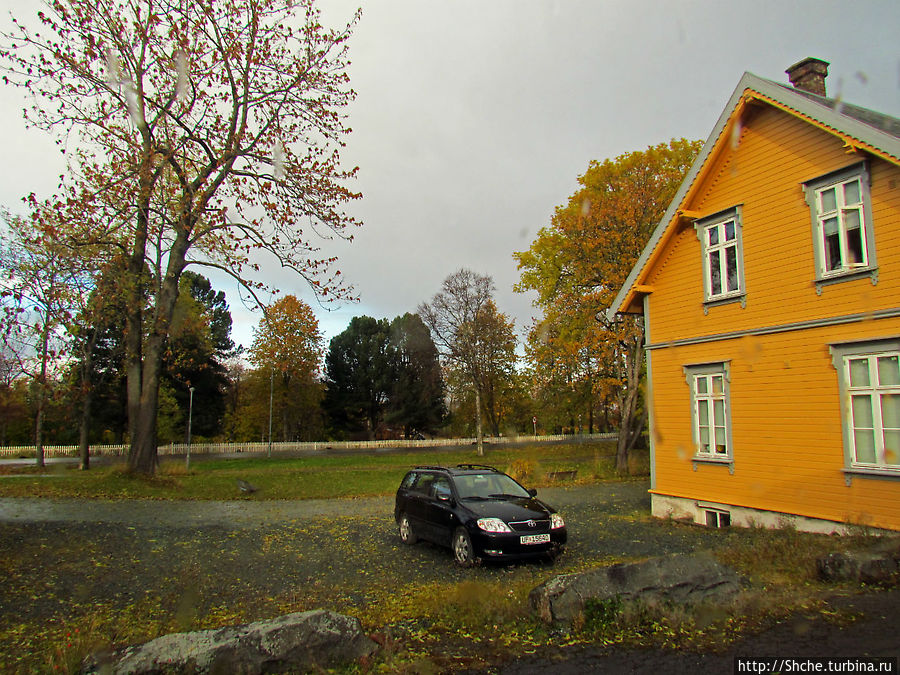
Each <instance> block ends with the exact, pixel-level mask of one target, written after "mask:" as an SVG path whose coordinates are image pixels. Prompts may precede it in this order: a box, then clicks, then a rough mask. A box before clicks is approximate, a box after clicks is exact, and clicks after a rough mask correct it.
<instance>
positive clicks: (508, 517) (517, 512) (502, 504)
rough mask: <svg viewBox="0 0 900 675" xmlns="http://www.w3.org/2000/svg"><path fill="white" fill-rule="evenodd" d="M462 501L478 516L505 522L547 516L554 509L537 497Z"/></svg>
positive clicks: (553, 511) (537, 518)
mask: <svg viewBox="0 0 900 675" xmlns="http://www.w3.org/2000/svg"><path fill="white" fill-rule="evenodd" d="M463 503H464V504H465V505H466V508H468V509H469V510H470V511H472V512H473V513H475V515H476V516H477V517H478V518H500V519H502V520H505V521H506V522H518V521H520V520H539V519H544V518H549V517H550V514H551V513H555V510H554V509H552V508H550V507H549V506H547V505H546V504H544V502H542V501H541V500H539V499H533V498H524V497H523V498H516V499H491V500H485V501H480V500H477V499H467V500H464V501H463Z"/></svg>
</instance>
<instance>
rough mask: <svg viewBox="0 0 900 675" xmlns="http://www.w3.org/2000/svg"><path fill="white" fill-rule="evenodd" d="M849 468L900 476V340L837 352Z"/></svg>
mask: <svg viewBox="0 0 900 675" xmlns="http://www.w3.org/2000/svg"><path fill="white" fill-rule="evenodd" d="M832 352H833V354H834V356H835V359H834V360H835V364H834V365H835V368H836V369H837V371H838V374H839V380H840V392H841V399H842V406H841V410H842V416H843V426H844V447H845V454H846V460H847V464H848V465H849V467H850V468H856V469H871V470H876V471H879V470H880V471H888V472H895V471H896V472H900V340H885V341H878V342H870V343H861V344H856V345H840V346H836V347H832Z"/></svg>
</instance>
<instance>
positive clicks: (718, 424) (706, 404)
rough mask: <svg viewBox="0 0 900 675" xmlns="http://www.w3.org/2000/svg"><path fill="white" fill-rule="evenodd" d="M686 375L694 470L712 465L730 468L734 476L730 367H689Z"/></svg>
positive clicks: (722, 363)
mask: <svg viewBox="0 0 900 675" xmlns="http://www.w3.org/2000/svg"><path fill="white" fill-rule="evenodd" d="M684 373H685V379H686V380H687V384H688V387H689V388H690V399H691V437H692V440H693V444H694V456H693V457H692V459H693V461H694V462H695V464H694V470H695V471H696V469H697V464H696V462H701V463H702V462H710V463H719V464H728V465H729V466H730V471H731V473H734V452H733V447H734V446H733V440H732V437H731V401H730V379H731V378H730V363H729V362H727V361H725V362H719V363H705V364H699V365H691V366H685V367H684ZM717 383H718V385H719V386H718V387H716V384H717ZM717 410H721V419H719V418H718V417H717V415H716V413H717ZM704 431H705V432H706V433H704ZM704 436H705V439H704ZM720 441H721V442H720Z"/></svg>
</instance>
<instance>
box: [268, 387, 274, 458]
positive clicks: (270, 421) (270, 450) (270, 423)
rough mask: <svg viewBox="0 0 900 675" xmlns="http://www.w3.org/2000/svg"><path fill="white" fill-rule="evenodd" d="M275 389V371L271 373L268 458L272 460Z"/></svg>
mask: <svg viewBox="0 0 900 675" xmlns="http://www.w3.org/2000/svg"><path fill="white" fill-rule="evenodd" d="M274 387H275V370H274V369H273V370H271V371H270V372H269V451H268V453H267V454H266V456H267V457H268V458H269V459H271V458H272V392H273V391H274Z"/></svg>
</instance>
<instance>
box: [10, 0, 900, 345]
mask: <svg viewBox="0 0 900 675" xmlns="http://www.w3.org/2000/svg"><path fill="white" fill-rule="evenodd" d="M23 4H24V3H23ZM29 4H30V3H29ZM321 4H322V7H323V10H324V19H325V22H326V24H329V25H336V24H338V23H341V24H343V23H346V22H347V21H348V20H349V19H350V18H351V17H352V15H353V12H354V10H355V9H356V7H358V6H361V7H362V10H363V14H362V19H361V21H360V23H359V26H358V28H357V30H356V32H355V34H354V36H353V38H352V39H351V49H350V54H351V59H352V61H353V63H352V66H351V69H350V77H351V85H352V86H353V88H354V89H355V90H356V91H357V93H358V97H357V99H356V101H355V103H354V104H353V105H352V107H351V108H350V109H349V111H348V112H349V115H350V119H349V124H350V126H351V127H352V128H353V130H354V133H353V134H352V135H351V136H350V138H349V140H348V145H347V148H346V149H345V151H344V154H343V158H344V161H345V163H346V164H347V165H348V166H354V165H358V166H359V167H360V172H359V179H358V181H357V183H356V185H355V186H354V188H355V189H357V190H359V191H361V192H362V193H363V199H362V200H360V201H358V202H356V203H354V204H352V205H351V206H350V207H349V211H350V212H351V213H352V214H353V215H355V216H356V217H357V218H358V219H359V220H361V221H362V222H363V226H362V228H361V229H359V230H358V231H357V233H356V240H355V241H354V242H353V243H352V244H349V245H348V244H346V243H344V242H331V243H329V244H326V250H327V251H328V252H333V253H336V254H337V255H338V256H340V258H341V265H340V268H341V269H342V270H343V273H344V275H345V276H346V277H347V278H348V279H349V280H350V281H351V282H352V283H353V284H354V285H355V286H356V290H357V293H358V295H359V296H360V297H361V302H360V303H358V304H354V305H345V306H342V307H338V308H335V309H333V310H332V311H330V312H329V311H325V310H323V309H320V308H319V306H318V305H317V304H316V303H315V301H314V299H313V296H312V294H311V293H310V291H309V289H308V288H306V287H305V286H304V284H303V282H302V281H301V280H300V279H297V278H293V277H290V276H287V275H284V274H282V273H281V272H278V271H275V270H269V271H264V276H265V277H266V280H267V281H270V282H272V283H274V284H275V285H276V286H277V287H278V288H279V289H280V290H281V292H282V294H288V293H293V294H295V295H297V296H298V297H301V298H303V299H305V300H306V301H307V302H309V303H310V304H311V305H312V306H313V308H314V309H316V311H317V314H318V316H319V322H320V326H321V328H322V329H323V331H324V332H325V334H326V337H327V338H331V337H333V336H334V335H336V334H337V333H339V332H341V331H342V330H343V329H344V328H345V327H346V326H347V324H348V323H349V321H350V319H351V318H352V317H353V316H357V315H361V314H367V315H369V316H374V317H376V318H388V319H391V318H393V317H394V316H397V315H399V314H403V313H404V312H414V311H415V310H416V307H417V306H418V305H419V303H421V302H423V301H427V300H429V299H430V298H431V296H432V295H434V293H436V292H437V291H438V290H439V288H440V284H441V282H442V281H443V279H444V278H445V277H447V276H448V275H449V274H451V273H453V272H454V271H456V270H457V269H459V268H460V267H468V268H470V269H472V270H473V271H475V272H477V273H479V274H488V275H491V276H492V277H493V278H494V281H495V282H496V285H497V304H498V306H499V308H500V310H501V311H503V312H505V313H507V314H508V315H510V316H511V317H513V318H514V319H515V321H516V326H517V328H518V330H519V332H520V333H523V332H524V331H525V330H526V329H527V327H528V325H529V324H530V322H531V317H532V316H534V315H535V313H536V311H537V310H535V309H534V308H532V306H531V300H532V298H531V297H530V296H527V295H519V294H516V293H513V291H512V285H513V284H514V283H515V282H516V281H517V280H518V272H517V270H516V264H515V261H514V260H513V258H512V253H513V252H514V251H520V250H525V249H527V248H528V247H529V246H530V244H531V241H532V240H533V238H534V237H535V235H536V234H537V232H538V230H539V229H540V228H541V227H543V226H545V225H547V224H548V223H549V221H550V217H551V215H552V213H553V210H554V208H555V207H556V206H558V205H560V204H563V203H565V202H566V200H567V198H568V197H569V195H570V194H571V193H572V192H574V190H575V188H576V187H577V183H576V179H577V177H578V176H579V175H581V174H582V173H583V172H584V171H585V169H586V168H587V166H588V162H589V161H590V160H592V159H598V160H603V159H605V158H607V157H615V156H617V155H619V154H621V153H624V152H629V151H632V150H638V149H643V148H646V147H647V146H648V145H655V144H657V143H660V142H664V141H668V140H669V139H670V138H677V137H686V138H691V139H694V138H702V139H705V138H706V137H707V135H708V134H709V132H710V131H711V129H712V127H713V125H714V124H715V121H716V119H717V118H718V116H719V114H720V113H721V111H722V108H723V106H724V105H725V103H726V102H727V100H728V98H729V97H730V95H731V93H732V91H733V90H734V87H735V86H736V85H737V83H738V80H739V79H740V77H741V75H742V74H743V72H744V71H750V72H752V73H755V74H756V75H759V76H761V77H766V78H769V79H773V80H777V81H779V82H784V83H787V76H786V75H785V74H784V70H785V69H786V68H787V67H788V66H790V65H792V64H793V63H795V62H797V61H799V60H801V59H803V58H805V57H807V56H815V57H818V58H821V59H824V60H826V61H829V62H830V63H831V67H830V71H829V72H830V74H829V77H828V80H827V86H828V94H829V96H834V95H838V94H840V95H841V96H842V97H843V98H844V99H845V100H847V101H850V102H853V103H856V104H858V105H862V106H865V107H868V108H872V109H874V110H878V111H880V112H884V113H887V114H890V115H893V116H895V117H900V41H898V37H897V35H898V29H900V2H897V1H896V0H857V1H856V2H853V3H848V2H846V1H843V2H837V1H830V0H808V1H806V0H805V1H794V0H762V1H759V0H758V1H757V2H754V3H748V2H746V1H741V2H738V1H731V0H715V1H711V0H710V1H705V0H693V1H688V0H668V1H665V2H663V1H661V0H660V1H650V0H644V1H641V0H616V1H612V0H609V1H607V0H489V1H485V0H357V1H356V2H353V1H351V0H323V2H322V3H321ZM32 11H33V10H32ZM0 95H2V99H0V100H2V107H0V143H2V145H0V147H3V148H4V149H5V151H6V162H5V163H4V165H5V170H4V172H3V180H2V181H0V204H2V205H6V206H15V204H16V203H17V202H18V200H19V198H20V197H21V196H22V195H24V194H27V193H28V192H30V191H37V192H39V193H42V194H48V193H49V192H50V191H51V190H52V189H53V186H54V180H53V176H54V175H55V174H57V173H59V172H60V170H61V167H59V160H58V159H57V156H56V155H55V154H54V152H53V150H52V147H51V144H50V142H49V141H48V140H47V139H45V138H42V137H41V135H40V132H37V131H26V130H24V128H23V126H22V124H21V121H20V117H21V113H20V110H21V106H22V102H21V100H20V99H18V96H19V92H18V91H16V90H13V89H11V88H0ZM57 167H59V168H57ZM201 272H202V270H201ZM213 282H214V284H215V285H217V286H218V287H219V288H222V289H223V290H226V293H227V294H228V296H229V303H230V306H231V310H232V316H233V318H234V320H235V330H234V338H235V340H236V341H237V342H239V343H242V344H244V345H245V346H249V344H250V342H251V339H252V336H251V327H252V326H254V325H255V324H256V322H257V321H258V317H259V315H258V313H257V314H250V313H249V312H248V311H247V310H245V309H244V308H243V306H242V304H241V302H240V301H239V299H238V296H237V294H236V292H235V290H234V289H233V288H232V287H230V286H226V285H225V282H224V280H219V279H214V280H213Z"/></svg>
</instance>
